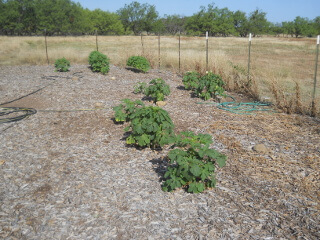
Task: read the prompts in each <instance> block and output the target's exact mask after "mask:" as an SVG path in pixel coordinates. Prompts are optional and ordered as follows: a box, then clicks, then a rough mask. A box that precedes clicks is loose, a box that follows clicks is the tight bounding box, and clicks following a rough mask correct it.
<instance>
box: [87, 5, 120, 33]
mask: <svg viewBox="0 0 320 240" xmlns="http://www.w3.org/2000/svg"><path fill="white" fill-rule="evenodd" d="M89 21H90V23H91V24H92V28H93V30H97V31H98V33H99V34H108V35H120V34H123V33H124V28H123V25H122V23H121V21H120V19H119V16H118V15H117V14H115V13H110V12H104V11H102V10H100V9H95V10H94V11H91V12H90V13H89Z"/></svg>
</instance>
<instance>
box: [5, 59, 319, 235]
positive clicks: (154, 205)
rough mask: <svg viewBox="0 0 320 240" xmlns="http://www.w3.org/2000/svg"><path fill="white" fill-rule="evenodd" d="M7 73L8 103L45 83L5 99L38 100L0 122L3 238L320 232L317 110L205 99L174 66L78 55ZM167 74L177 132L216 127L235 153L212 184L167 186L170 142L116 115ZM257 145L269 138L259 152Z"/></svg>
mask: <svg viewBox="0 0 320 240" xmlns="http://www.w3.org/2000/svg"><path fill="white" fill-rule="evenodd" d="M0 72H1V75H0V104H1V103H4V102H8V101H11V100H13V99H16V98H19V97H21V96H24V95H27V94H29V93H30V92H33V91H36V90H37V89H39V88H41V87H44V86H46V87H45V88H43V89H42V90H40V91H38V92H36V93H34V94H32V95H29V96H27V97H24V98H22V99H20V100H18V101H15V102H12V103H9V104H7V105H3V106H1V107H10V106H14V107H30V108H35V109H36V110H37V114H35V115H32V116H30V117H28V118H26V119H24V120H21V121H18V122H14V123H5V124H0V146H1V149H0V182H1V183H0V204H1V205H0V216H1V218H0V237H1V238H4V239H220V238H222V239H281V238H282V239H297V238H300V239H319V238H320V235H319V232H320V227H319V222H320V217H319V216H320V211H319V210H320V208H319V202H320V194H319V193H320V189H319V186H320V176H319V168H320V148H319V146H320V122H319V120H318V119H315V118H311V117H307V116H300V115H287V114H283V113H277V112H258V113H257V114H255V115H239V114H234V113H231V112H227V111H224V110H221V109H218V108H216V107H215V106H214V105H207V104H199V102H203V101H202V100H199V99H197V98H192V97H191V96H190V92H188V91H185V90H183V87H181V86H182V78H181V77H180V76H178V75H177V74H174V73H171V72H167V71H161V72H159V71H158V70H151V71H150V72H149V73H146V74H144V73H135V72H132V71H130V70H127V69H123V68H118V67H116V66H111V68H110V72H109V74H107V75H101V74H98V73H92V72H91V70H90V69H89V68H88V66H85V65H77V66H72V67H71V68H70V72H67V73H55V72H54V68H53V67H52V66H1V67H0ZM159 77H160V78H162V79H164V80H165V81H166V83H168V84H169V85H170V88H171V94H170V96H168V97H167V105H165V106H164V107H163V108H164V109H165V110H167V111H168V112H169V114H170V116H171V118H172V120H173V122H174V124H175V126H176V131H177V132H178V131H184V130H191V131H194V132H196V133H209V134H211V135H212V137H213V139H214V144H213V145H212V147H213V148H215V149H217V150H219V151H221V152H223V153H224V154H226V155H227V156H228V161H227V165H226V166H225V167H224V168H221V169H217V187H216V188H214V189H209V190H206V191H205V192H204V193H201V194H190V193H187V192H186V191H184V190H182V189H181V190H178V191H175V192H172V193H167V192H163V191H162V190H161V178H162V177H163V173H164V170H165V168H166V159H165V156H166V154H167V153H168V151H169V149H167V148H164V149H163V150H162V151H155V150H150V149H142V150H137V149H135V148H133V147H128V146H126V144H125V140H124V137H125V136H124V131H123V126H122V125H119V124H115V123H114V122H113V119H112V118H113V114H114V113H113V111H112V107H113V106H115V105H118V104H119V103H120V101H121V99H123V98H130V99H133V100H135V99H141V98H142V97H143V96H142V95H136V94H134V93H133V86H134V85H135V84H136V83H138V82H146V83H148V82H149V81H150V80H151V79H154V78H159ZM232 95H233V96H235V97H236V98H237V100H239V99H240V100H241V99H242V97H241V96H236V95H234V94H232ZM146 104H150V105H151V104H152V103H150V102H146ZM48 110H54V111H48ZM60 110H65V111H60ZM257 144H263V145H264V146H265V147H266V148H265V149H262V150H258V151H254V150H253V147H254V146H256V145H257Z"/></svg>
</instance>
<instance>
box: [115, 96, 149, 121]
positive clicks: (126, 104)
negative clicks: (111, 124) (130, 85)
mask: <svg viewBox="0 0 320 240" xmlns="http://www.w3.org/2000/svg"><path fill="white" fill-rule="evenodd" d="M122 102H123V103H121V104H120V105H118V106H115V107H113V110H114V112H115V115H114V119H115V121H116V122H118V123H121V122H128V121H129V120H130V116H131V115H132V114H133V113H134V112H135V111H136V110H137V109H138V108H139V107H144V103H143V102H142V101H140V100H136V101H131V100H130V99H123V100H122Z"/></svg>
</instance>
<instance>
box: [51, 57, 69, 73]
mask: <svg viewBox="0 0 320 240" xmlns="http://www.w3.org/2000/svg"><path fill="white" fill-rule="evenodd" d="M54 66H55V68H56V72H68V71H69V67H70V62H69V61H68V60H67V59H65V58H64V57H63V58H59V59H57V60H56V61H55V63H54Z"/></svg>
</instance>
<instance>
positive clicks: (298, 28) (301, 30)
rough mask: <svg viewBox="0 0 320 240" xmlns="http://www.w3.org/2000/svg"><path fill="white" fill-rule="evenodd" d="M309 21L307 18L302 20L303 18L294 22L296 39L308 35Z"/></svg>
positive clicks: (297, 18)
mask: <svg viewBox="0 0 320 240" xmlns="http://www.w3.org/2000/svg"><path fill="white" fill-rule="evenodd" d="M308 22H309V21H308V19H306V18H302V17H299V16H298V17H296V18H295V19H294V21H293V26H294V28H293V34H294V35H295V37H296V38H297V37H299V36H302V35H307V31H308V25H309V24H308Z"/></svg>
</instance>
